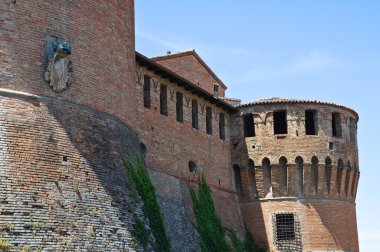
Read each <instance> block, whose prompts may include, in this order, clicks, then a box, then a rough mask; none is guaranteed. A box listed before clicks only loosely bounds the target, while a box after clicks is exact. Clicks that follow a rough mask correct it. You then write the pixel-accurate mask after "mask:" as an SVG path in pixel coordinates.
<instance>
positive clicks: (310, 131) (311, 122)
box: [305, 110, 318, 135]
mask: <svg viewBox="0 0 380 252" xmlns="http://www.w3.org/2000/svg"><path fill="white" fill-rule="evenodd" d="M305 127H306V135H318V114H317V111H315V110H306V111H305Z"/></svg>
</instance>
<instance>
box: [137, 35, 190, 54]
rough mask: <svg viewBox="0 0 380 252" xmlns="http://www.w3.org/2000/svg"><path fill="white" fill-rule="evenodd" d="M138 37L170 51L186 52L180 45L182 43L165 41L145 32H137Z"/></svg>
mask: <svg viewBox="0 0 380 252" xmlns="http://www.w3.org/2000/svg"><path fill="white" fill-rule="evenodd" d="M136 35H137V36H139V37H141V38H144V39H147V40H149V41H151V42H153V43H156V44H158V45H161V46H163V47H165V48H166V49H169V50H176V51H183V50H185V47H184V46H183V45H182V44H180V43H176V42H173V41H169V40H166V39H163V38H161V37H158V36H155V35H152V34H150V33H146V32H143V31H139V30H136Z"/></svg>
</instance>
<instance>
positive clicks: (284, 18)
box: [135, 0, 380, 252]
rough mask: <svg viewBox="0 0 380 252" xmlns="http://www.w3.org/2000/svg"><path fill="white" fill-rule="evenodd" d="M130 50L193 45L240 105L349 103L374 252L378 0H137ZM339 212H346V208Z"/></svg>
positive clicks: (378, 206)
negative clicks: (276, 100) (282, 100)
mask: <svg viewBox="0 0 380 252" xmlns="http://www.w3.org/2000/svg"><path fill="white" fill-rule="evenodd" d="M135 10H136V12H135V14H136V50H137V51H139V52H141V53H143V54H145V55H146V56H149V57H151V56H157V55H163V54H165V53H166V52H167V51H172V52H177V51H184V50H189V49H195V50H196V51H197V53H198V54H199V55H200V56H201V57H202V58H203V59H204V60H205V62H206V63H207V64H208V65H209V66H210V67H211V68H212V69H213V70H214V72H215V73H216V74H217V75H218V76H219V77H220V78H221V79H222V80H223V81H224V83H226V84H227V86H228V87H229V89H228V90H227V96H229V97H237V98H241V99H242V101H243V102H248V101H251V100H256V99H260V98H267V97H274V96H276V97H289V98H307V99H317V100H322V101H332V102H336V103H340V104H343V105H346V106H348V107H351V108H353V109H355V110H356V111H357V112H358V113H359V115H360V121H359V125H358V139H359V153H360V169H361V177H360V182H359V183H360V184H359V191H358V196H357V217H358V226H359V240H360V248H361V251H364V252H378V251H380V244H379V242H380V214H379V211H380V197H379V195H380V193H378V192H377V190H376V189H377V187H376V186H377V183H379V182H378V180H379V179H380V168H378V166H379V162H378V160H377V154H376V153H377V150H378V149H379V148H378V145H379V144H380V141H379V140H380V139H379V135H380V134H379V133H378V131H380V105H379V102H380V87H379V83H380V1H375V0H373V1H369V0H363V1H353V0H335V1H331V0H319V1H316V0H310V1H306V0H302V1H301V0H288V1H284V0H277V1H276V0H270V1H256V0H249V1H248V0H246V1H227V0H219V1H215V0H214V1H201V0H192V1H178V0H177V1H174V0H161V1H148V0H138V1H135ZM342 214H344V213H342Z"/></svg>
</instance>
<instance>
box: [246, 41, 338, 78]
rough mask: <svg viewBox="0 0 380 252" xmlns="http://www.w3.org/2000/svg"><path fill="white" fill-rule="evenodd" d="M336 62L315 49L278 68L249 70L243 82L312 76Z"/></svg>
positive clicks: (269, 67) (267, 67)
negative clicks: (303, 75)
mask: <svg viewBox="0 0 380 252" xmlns="http://www.w3.org/2000/svg"><path fill="white" fill-rule="evenodd" d="M337 63H338V61H337V60H336V59H334V58H333V57H332V56H331V55H330V54H329V53H327V52H325V51H323V50H321V49H318V48H315V49H312V50H310V51H309V52H306V53H300V54H298V55H296V56H294V57H292V58H290V59H289V60H287V61H285V62H284V63H282V64H280V65H279V66H266V67H265V66H264V67H262V66H261V67H260V68H258V67H257V68H253V69H250V70H249V71H248V72H247V73H246V74H245V75H244V76H243V81H250V82H251V81H263V80H268V79H278V78H283V77H289V76H296V75H302V74H313V73H317V72H321V71H324V70H328V69H332V68H334V67H335V66H336V65H337Z"/></svg>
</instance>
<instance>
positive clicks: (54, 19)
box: [0, 0, 135, 125]
mask: <svg viewBox="0 0 380 252" xmlns="http://www.w3.org/2000/svg"><path fill="white" fill-rule="evenodd" d="M12 2H13V1H10V0H4V1H1V2H0V9H1V14H0V17H1V18H0V42H1V43H0V55H1V59H2V60H1V61H0V69H1V70H0V71H1V75H0V86H1V87H2V88H7V89H11V90H17V91H23V92H28V93H32V94H37V95H45V96H51V97H56V98H59V99H67V100H71V101H75V102H77V103H80V104H83V105H88V106H91V107H94V108H97V109H98V110H101V111H105V112H108V113H111V114H114V115H115V116H117V117H119V118H121V119H122V120H123V121H124V122H128V123H129V124H131V125H133V123H134V121H135V120H134V118H135V117H134V116H135V114H134V109H133V108H134V104H135V99H134V97H135V95H134V89H133V88H130V85H131V83H132V81H133V73H134V66H135V58H134V56H135V46H134V2H133V0H125V1H84V0H79V1H55V0H49V1H46V0H34V1H16V3H15V4H14V3H12ZM31 10H33V11H31ZM47 36H54V37H58V38H62V39H65V40H68V41H69V42H70V43H71V45H72V47H73V52H72V54H71V55H70V56H69V57H70V60H71V61H72V69H73V72H72V78H73V81H72V84H71V86H70V88H69V89H68V90H66V91H64V92H62V93H60V94H57V93H55V92H53V91H52V89H51V87H50V86H49V85H48V83H47V82H46V81H45V80H44V72H45V69H46V65H45V55H44V52H45V41H46V37H47ZM121 94H122V95H121Z"/></svg>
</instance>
